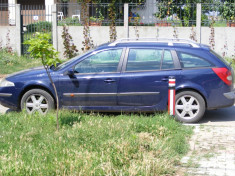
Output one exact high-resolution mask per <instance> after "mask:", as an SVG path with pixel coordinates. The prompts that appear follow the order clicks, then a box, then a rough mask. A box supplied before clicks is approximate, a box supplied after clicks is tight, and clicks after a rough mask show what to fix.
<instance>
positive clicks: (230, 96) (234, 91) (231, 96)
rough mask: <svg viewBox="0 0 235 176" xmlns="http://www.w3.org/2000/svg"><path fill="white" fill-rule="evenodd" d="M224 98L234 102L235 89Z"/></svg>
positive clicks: (225, 94)
mask: <svg viewBox="0 0 235 176" xmlns="http://www.w3.org/2000/svg"><path fill="white" fill-rule="evenodd" d="M224 96H225V97H226V98H227V99H230V100H234V99H235V89H233V90H232V91H231V92H227V93H224Z"/></svg>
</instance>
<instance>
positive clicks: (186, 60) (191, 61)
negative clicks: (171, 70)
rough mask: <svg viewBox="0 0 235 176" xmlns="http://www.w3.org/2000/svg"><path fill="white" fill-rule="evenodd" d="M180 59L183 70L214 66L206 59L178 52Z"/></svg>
mask: <svg viewBox="0 0 235 176" xmlns="http://www.w3.org/2000/svg"><path fill="white" fill-rule="evenodd" d="M178 57H179V60H180V64H181V67H182V68H200V67H212V66H213V64H211V63H210V62H209V61H207V60H205V59H204V58H201V57H199V56H195V55H192V54H189V53H184V52H178Z"/></svg>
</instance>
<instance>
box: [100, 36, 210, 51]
mask: <svg viewBox="0 0 235 176" xmlns="http://www.w3.org/2000/svg"><path fill="white" fill-rule="evenodd" d="M117 47H163V48H169V49H172V48H190V49H204V50H210V48H209V46H207V45H203V44H200V43H196V42H195V41H192V40H187V39H163V40H162V39H156V38H151V39H147V38H139V39H129V38H128V39H119V40H116V41H114V42H111V43H105V44H102V45H100V46H98V47H97V49H99V50H100V49H107V48H117Z"/></svg>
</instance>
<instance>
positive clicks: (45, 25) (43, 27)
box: [26, 21, 52, 32]
mask: <svg viewBox="0 0 235 176" xmlns="http://www.w3.org/2000/svg"><path fill="white" fill-rule="evenodd" d="M26 29H27V32H51V30H52V23H51V22H48V21H40V22H37V23H31V24H28V25H27V26H26Z"/></svg>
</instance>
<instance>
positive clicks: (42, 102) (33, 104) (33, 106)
mask: <svg viewBox="0 0 235 176" xmlns="http://www.w3.org/2000/svg"><path fill="white" fill-rule="evenodd" d="M25 106H26V110H27V112H28V113H30V114H31V113H34V112H36V111H37V112H39V113H40V114H46V113H47V111H48V101H47V99H46V98H45V97H44V96H42V95H40V94H33V95H30V96H29V97H28V98H27V100H26V104H25Z"/></svg>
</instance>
